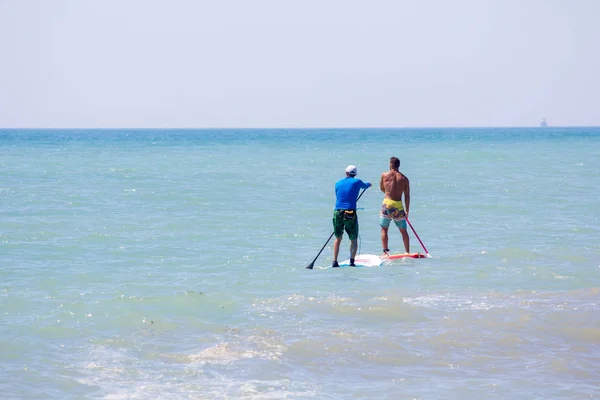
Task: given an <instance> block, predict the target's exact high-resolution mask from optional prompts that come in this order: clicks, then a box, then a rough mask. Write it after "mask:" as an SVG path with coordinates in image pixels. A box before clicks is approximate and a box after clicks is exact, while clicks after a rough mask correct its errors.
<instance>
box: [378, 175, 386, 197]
mask: <svg viewBox="0 0 600 400" xmlns="http://www.w3.org/2000/svg"><path fill="white" fill-rule="evenodd" d="M379 190H381V191H382V192H383V193H385V188H384V187H383V174H381V179H380V180H379Z"/></svg>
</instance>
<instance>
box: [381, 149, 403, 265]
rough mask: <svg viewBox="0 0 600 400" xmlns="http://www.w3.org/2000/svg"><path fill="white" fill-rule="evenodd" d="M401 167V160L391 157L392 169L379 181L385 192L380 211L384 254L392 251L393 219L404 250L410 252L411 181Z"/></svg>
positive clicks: (382, 175)
mask: <svg viewBox="0 0 600 400" xmlns="http://www.w3.org/2000/svg"><path fill="white" fill-rule="evenodd" d="M399 168H400V160H399V159H398V158H396V157H392V158H390V170H389V172H384V173H383V174H381V180H380V181H379V188H380V189H381V191H382V192H383V193H385V197H384V198H383V204H382V205H381V211H380V213H379V225H381V246H382V247H383V255H384V256H387V255H389V252H390V249H388V228H389V227H390V222H391V221H392V220H394V223H395V224H396V226H397V227H398V229H400V233H401V234H402V241H403V242H404V250H405V251H406V252H407V253H409V252H410V241H409V238H408V232H407V231H406V218H407V217H408V211H409V209H410V182H409V181H408V178H407V177H406V176H405V175H403V174H401V173H400V171H399ZM402 194H404V201H405V202H406V209H405V208H404V205H403V204H402Z"/></svg>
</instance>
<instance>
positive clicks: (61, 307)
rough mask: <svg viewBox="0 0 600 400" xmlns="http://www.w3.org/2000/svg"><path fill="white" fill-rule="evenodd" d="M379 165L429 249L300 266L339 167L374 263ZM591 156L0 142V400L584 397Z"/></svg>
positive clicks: (565, 146) (596, 344) (376, 146)
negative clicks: (355, 199)
mask: <svg viewBox="0 0 600 400" xmlns="http://www.w3.org/2000/svg"><path fill="white" fill-rule="evenodd" d="M392 156H396V157H398V158H400V160H401V166H400V170H401V171H402V172H403V173H405V174H406V175H407V176H408V177H409V178H410V181H411V212H410V220H411V223H412V225H413V227H414V229H415V231H416V232H417V233H418V235H419V237H420V239H421V240H422V242H423V245H425V246H426V248H427V250H428V251H429V253H430V254H431V257H430V258H425V259H403V260H395V261H392V262H386V263H384V264H383V265H382V266H380V267H372V268H336V269H331V268H329V267H330V265H331V261H332V259H333V256H332V244H333V241H330V242H328V243H327V245H326V246H325V248H324V250H323V252H322V253H321V254H320V255H319V257H318V258H317V260H316V262H315V267H314V269H313V270H309V269H306V268H305V267H306V266H307V265H308V264H309V263H310V262H311V261H312V260H313V259H314V258H315V257H316V255H317V253H318V252H319V250H320V249H321V248H322V247H323V246H324V245H325V243H326V241H327V239H328V237H329V236H330V235H331V233H332V223H331V217H332V212H333V206H334V202H335V195H334V190H333V187H334V184H335V182H336V181H337V180H338V179H341V178H343V177H344V169H345V168H346V166H347V165H348V164H354V165H356V166H357V167H358V177H359V178H361V179H363V180H364V181H368V182H372V183H373V184H374V186H373V187H372V188H370V189H368V190H367V191H366V192H365V194H364V195H363V196H362V198H361V199H360V200H359V207H360V208H361V209H360V210H359V211H358V213H359V223H360V237H359V250H360V252H361V253H370V254H381V250H382V248H381V241H380V228H379V217H378V213H379V207H380V204H381V201H382V198H383V194H382V193H381V192H380V191H379V178H380V176H381V173H382V172H384V171H387V170H388V167H389V159H390V157H392ZM599 160H600V128H551V127H549V128H469V129H458V128H456V129H451V128H447V129H434V128H431V129H408V128H406V129H205V130H192V129H189V130H166V129H165V130H161V129H154V130H135V129H129V130H84V129H70V130H51V129H48V130H35V129H29V130H18V129H3V130H0V165H1V167H2V174H1V175H0V215H1V217H0V221H1V222H0V393H1V397H2V398H3V399H183V398H186V399H336V400H338V399H484V398H497V399H517V398H518V399H594V398H600V386H599V385H598V382H600V240H599V239H600V223H599V215H600V201H599V200H598V199H599V198H600V191H599V188H600V162H599ZM409 232H410V236H411V251H415V252H424V250H423V248H422V246H421V244H420V243H419V241H418V240H417V239H416V237H415V235H414V234H413V232H412V231H410V230H409ZM389 247H390V249H391V251H392V253H396V252H402V251H403V246H402V241H401V237H400V234H399V232H398V230H397V229H395V228H393V227H391V228H390V244H389ZM348 249H349V240H348V237H347V236H345V237H344V239H343V241H342V245H341V252H340V258H341V259H344V258H347V257H348V254H349V253H348Z"/></svg>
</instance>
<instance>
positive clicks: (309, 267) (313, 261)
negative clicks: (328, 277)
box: [306, 189, 367, 269]
mask: <svg viewBox="0 0 600 400" xmlns="http://www.w3.org/2000/svg"><path fill="white" fill-rule="evenodd" d="M366 190H367V189H363V191H362V192H361V194H360V195H359V196H358V197H357V198H356V201H358V199H360V197H361V196H362V195H363V194H364V193H365V191H366ZM334 234H335V232H331V235H330V236H329V239H327V241H326V242H325V244H324V245H323V247H321V250H319V252H318V253H317V256H316V257H315V259H314V260H312V262H311V263H310V264H308V266H307V267H306V269H313V267H314V266H315V261H317V258H319V256H320V255H321V253H322V252H323V249H324V248H325V246H327V243H329V241H330V240H331V238H332V237H333V235H334Z"/></svg>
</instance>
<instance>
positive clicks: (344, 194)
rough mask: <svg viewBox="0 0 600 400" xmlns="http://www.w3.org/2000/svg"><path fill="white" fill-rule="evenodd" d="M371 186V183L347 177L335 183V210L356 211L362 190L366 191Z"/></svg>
mask: <svg viewBox="0 0 600 400" xmlns="http://www.w3.org/2000/svg"><path fill="white" fill-rule="evenodd" d="M370 186H371V183H369V182H363V181H361V180H360V179H358V178H354V177H346V178H344V179H340V180H339V181H337V182H336V183H335V196H336V201H335V209H336V210H356V199H357V198H358V192H360V189H366V188H368V187H370Z"/></svg>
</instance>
